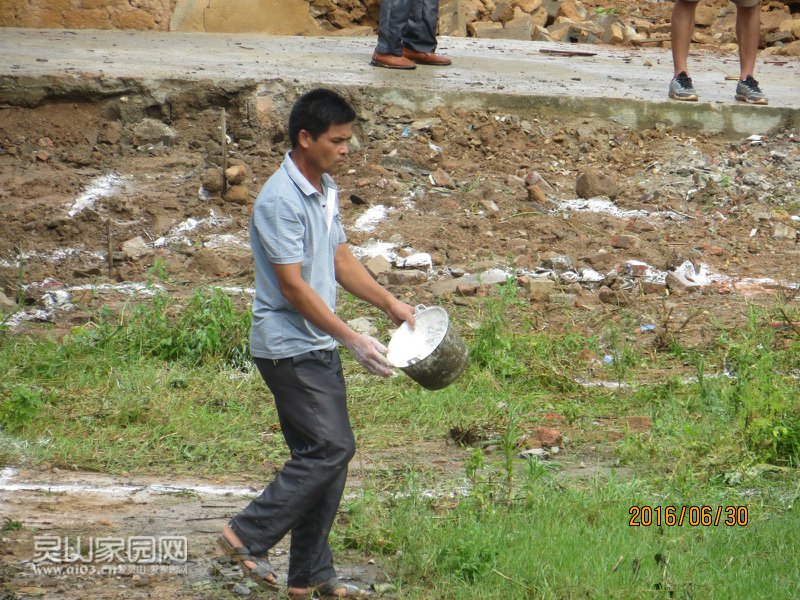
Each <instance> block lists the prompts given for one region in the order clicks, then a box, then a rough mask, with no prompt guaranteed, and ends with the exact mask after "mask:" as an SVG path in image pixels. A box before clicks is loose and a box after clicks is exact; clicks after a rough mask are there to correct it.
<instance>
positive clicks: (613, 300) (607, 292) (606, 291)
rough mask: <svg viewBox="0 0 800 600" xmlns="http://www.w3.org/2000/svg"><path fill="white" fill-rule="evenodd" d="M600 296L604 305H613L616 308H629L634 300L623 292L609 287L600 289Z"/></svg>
mask: <svg viewBox="0 0 800 600" xmlns="http://www.w3.org/2000/svg"><path fill="white" fill-rule="evenodd" d="M598 296H599V298H600V302H602V303H603V304H613V305H614V306H627V305H628V304H630V303H631V300H632V298H631V296H630V295H628V294H627V293H625V292H623V291H622V290H612V289H611V288H609V287H607V286H603V287H601V288H600V291H599V292H598Z"/></svg>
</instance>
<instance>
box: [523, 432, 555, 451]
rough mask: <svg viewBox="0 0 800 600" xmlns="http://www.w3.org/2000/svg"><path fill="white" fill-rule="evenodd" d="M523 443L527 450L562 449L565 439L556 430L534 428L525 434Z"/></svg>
mask: <svg viewBox="0 0 800 600" xmlns="http://www.w3.org/2000/svg"><path fill="white" fill-rule="evenodd" d="M521 443H522V445H523V446H525V447H526V448H554V447H555V448H560V447H563V445H564V437H563V436H562V435H561V432H560V431H558V430H556V429H549V428H548V427H534V428H533V429H531V430H530V431H527V432H525V433H524V434H523V436H522V442H521Z"/></svg>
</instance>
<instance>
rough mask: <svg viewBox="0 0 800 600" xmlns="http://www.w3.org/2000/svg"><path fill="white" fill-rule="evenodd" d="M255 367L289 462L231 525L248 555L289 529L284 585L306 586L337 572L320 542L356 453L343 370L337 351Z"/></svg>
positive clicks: (264, 549)
mask: <svg viewBox="0 0 800 600" xmlns="http://www.w3.org/2000/svg"><path fill="white" fill-rule="evenodd" d="M256 365H257V366H258V369H259V372H260V373H261V376H262V377H263V378H264V381H265V382H266V383H267V386H269V389H270V390H271V391H272V394H273V396H274V397H275V405H276V407H277V410H278V418H279V420H280V423H281V429H282V430H283V435H284V439H285V440H286V444H287V445H288V446H289V449H290V450H291V458H290V459H289V460H288V461H287V462H286V463H285V464H284V465H283V467H282V468H281V470H280V471H278V473H277V475H276V476H275V479H274V480H273V481H272V483H270V484H269V485H268V486H267V488H266V489H265V490H264V491H263V492H262V493H261V495H259V496H258V497H257V498H255V499H254V500H253V501H252V502H250V504H249V505H248V506H247V507H246V508H245V509H244V510H243V511H242V512H241V513H239V514H238V515H236V516H235V517H234V518H233V519H232V521H231V523H230V526H231V528H232V529H233V530H234V532H235V533H236V534H237V535H238V536H239V538H240V539H241V540H242V542H243V543H244V544H245V545H246V546H247V547H248V548H250V550H251V552H253V554H255V555H263V554H265V553H266V552H267V551H268V550H269V549H270V548H272V547H273V546H274V545H275V544H276V543H277V542H278V541H279V540H280V539H281V538H283V537H284V536H285V535H286V533H288V532H289V531H292V538H291V550H290V555H289V558H290V560H289V585H290V586H296V587H306V586H307V585H310V584H315V583H319V582H321V581H324V580H327V579H329V578H331V577H334V576H335V575H336V573H335V570H334V568H333V560H332V555H331V552H330V549H329V548H328V543H327V539H328V533H329V532H330V528H331V526H332V524H333V520H334V518H335V517H336V511H337V510H338V507H339V502H340V500H341V497H342V493H343V491H344V484H345V481H346V479H347V464H348V463H349V462H350V459H351V458H352V457H353V454H354V453H355V440H354V438H353V431H352V429H351V427H350V418H349V415H348V412H347V404H346V389H345V383H344V376H343V375H342V365H341V361H340V360H339V354H338V352H336V351H313V352H307V353H305V354H301V355H299V356H295V357H292V358H289V359H283V360H279V361H272V360H269V359H256ZM312 578H313V579H312Z"/></svg>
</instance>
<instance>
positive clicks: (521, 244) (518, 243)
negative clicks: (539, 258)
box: [506, 238, 530, 254]
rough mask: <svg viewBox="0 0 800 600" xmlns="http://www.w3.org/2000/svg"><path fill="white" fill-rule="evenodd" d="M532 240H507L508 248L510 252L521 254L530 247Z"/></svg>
mask: <svg viewBox="0 0 800 600" xmlns="http://www.w3.org/2000/svg"><path fill="white" fill-rule="evenodd" d="M529 245H530V242H529V241H528V240H526V239H521V238H514V239H511V240H508V242H506V250H508V253H509V254H521V253H523V252H525V251H526V250H527V249H528V246H529Z"/></svg>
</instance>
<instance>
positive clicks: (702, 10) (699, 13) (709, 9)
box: [694, 3, 719, 27]
mask: <svg viewBox="0 0 800 600" xmlns="http://www.w3.org/2000/svg"><path fill="white" fill-rule="evenodd" d="M718 14H719V9H718V8H714V7H713V6H708V5H706V4H702V3H700V4H698V5H697V9H696V10H695V13H694V23H695V25H697V26H698V27H710V26H711V24H712V23H714V21H715V20H716V19H717V15H718Z"/></svg>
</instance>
